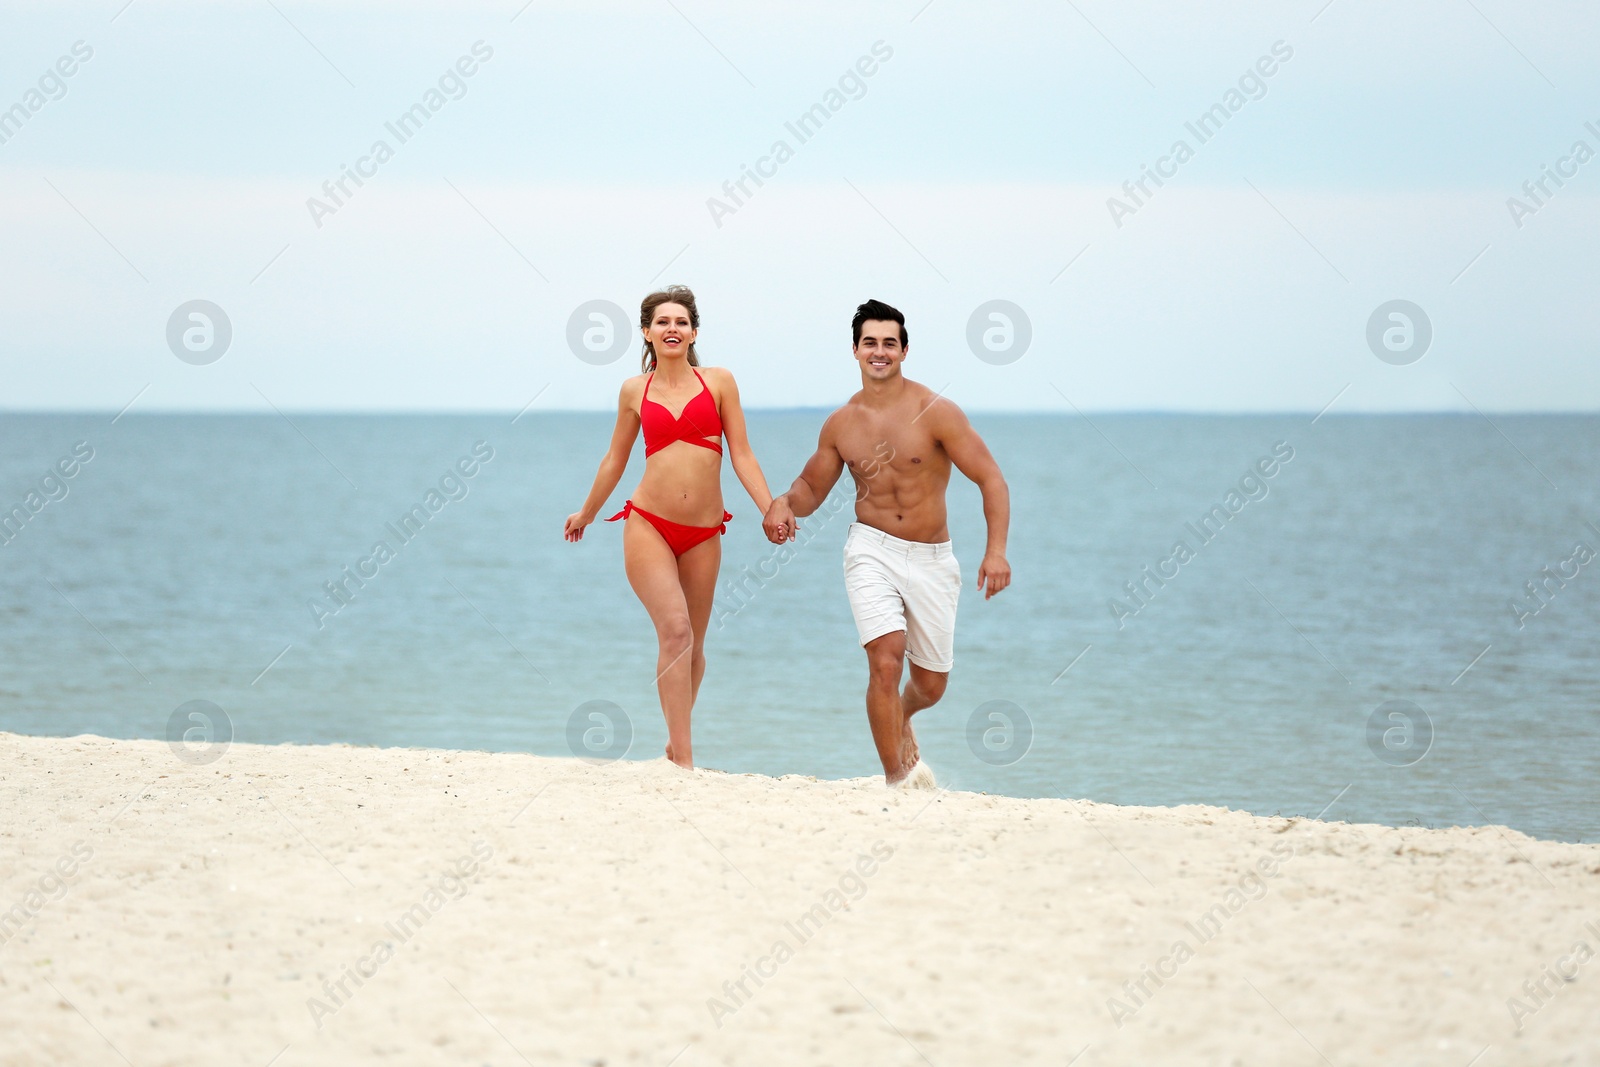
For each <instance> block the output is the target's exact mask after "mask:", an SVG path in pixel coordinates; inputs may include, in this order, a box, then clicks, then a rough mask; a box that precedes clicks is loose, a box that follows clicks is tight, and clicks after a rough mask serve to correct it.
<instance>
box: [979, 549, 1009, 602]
mask: <svg viewBox="0 0 1600 1067" xmlns="http://www.w3.org/2000/svg"><path fill="white" fill-rule="evenodd" d="M985 582H987V583H988V585H989V588H988V589H987V590H986V591H985V592H984V594H983V599H985V600H988V599H989V598H990V597H992V596H994V595H995V594H996V593H998V592H1000V590H1002V589H1004V588H1005V587H1006V586H1008V585H1010V584H1011V564H1009V563H1007V562H1006V558H1005V557H1004V556H1002V555H1001V554H1000V553H998V552H985V553H984V556H983V562H982V563H980V564H978V588H979V589H983V587H984V583H985Z"/></svg>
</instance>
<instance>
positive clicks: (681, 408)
mask: <svg viewBox="0 0 1600 1067" xmlns="http://www.w3.org/2000/svg"><path fill="white" fill-rule="evenodd" d="M699 327H700V312H699V311H698V310H697V309H696V308H695V303H694V294H693V293H692V292H690V291H689V289H688V287H687V286H682V285H672V286H668V287H667V288H666V289H663V290H660V291H658V292H654V293H651V294H650V295H649V296H647V297H645V298H644V303H643V305H642V306H641V307H640V308H639V330H640V332H641V333H642V334H643V335H644V358H643V360H642V361H641V362H642V364H643V368H644V371H645V373H643V374H640V375H638V376H637V377H634V378H629V379H628V380H627V381H626V382H624V383H623V384H622V395H621V397H620V398H619V399H618V402H617V425H616V429H614V430H613V431H612V433H611V447H610V449H609V450H608V451H607V452H606V456H605V458H604V459H602V460H601V461H600V471H599V473H598V474H596V475H595V479H594V488H592V489H590V490H589V498H588V499H587V500H585V501H584V502H583V509H582V510H581V511H579V512H577V513H576V514H573V515H568V516H567V523H566V529H565V530H564V532H563V536H565V538H566V539H567V540H568V541H579V540H582V539H583V531H584V528H585V527H586V526H588V525H589V524H590V523H591V522H593V521H594V520H595V516H597V515H598V514H599V513H600V508H601V507H602V506H603V505H604V504H605V502H606V498H608V497H609V496H610V495H611V492H612V490H614V489H615V488H616V487H617V482H619V481H621V480H622V474H623V471H624V470H625V469H626V467H627V466H628V455H629V453H630V452H632V451H633V441H634V438H635V437H637V436H638V435H639V431H640V430H641V429H642V430H643V431H644V454H645V465H644V477H643V478H642V479H641V480H640V482H639V487H638V488H637V489H635V490H634V491H633V498H632V499H631V500H629V501H628V502H627V504H625V505H624V506H623V508H622V510H621V511H619V512H618V513H617V514H615V515H613V516H612V517H611V518H610V519H608V520H606V521H608V522H615V521H617V520H618V519H623V520H625V521H624V523H623V527H622V553H623V558H624V559H625V561H626V564H627V571H628V584H630V585H632V586H633V591H634V592H635V593H636V594H638V597H639V600H640V602H642V603H643V604H644V609H645V611H647V612H649V613H650V621H651V622H652V623H654V624H655V628H656V639H657V641H659V643H660V646H661V648H660V653H659V655H658V656H657V658H656V687H657V690H658V692H659V693H660V696H661V712H662V714H663V715H665V716H666V720H667V758H668V759H670V760H671V761H672V762H673V763H676V764H677V765H678V766H680V767H688V768H692V767H693V766H694V748H693V746H692V744H691V743H690V740H689V715H690V712H691V710H692V709H693V708H694V700H695V696H696V695H697V694H698V693H699V691H700V679H701V677H702V676H704V674H705V670H706V657H705V640H706V626H707V624H708V623H709V622H710V621H711V600H712V596H713V593H714V592H715V589H716V584H717V571H718V569H719V568H720V567H721V566H722V543H721V540H720V539H719V538H718V536H717V535H718V534H721V533H725V532H726V530H727V527H726V526H725V525H724V524H725V523H726V522H727V521H728V520H729V519H731V518H733V516H732V515H729V514H728V513H727V512H726V511H724V510H722V441H721V438H722V437H724V436H726V437H727V439H728V458H729V460H730V461H731V462H732V463H733V472H734V473H735V474H736V475H738V476H739V481H740V483H741V484H742V485H743V486H744V488H745V491H746V492H747V493H749V494H750V499H751V500H752V501H754V502H755V505H756V511H757V513H758V514H765V513H766V510H767V508H768V507H770V506H771V504H772V493H771V492H769V491H768V489H767V479H766V477H765V476H764V475H763V474H762V473H761V465H760V464H759V463H757V462H756V457H755V453H754V452H752V451H751V450H750V440H749V438H748V437H747V436H746V434H745V424H744V410H743V409H742V408H741V407H740V406H739V388H738V386H737V385H735V384H734V381H733V375H732V374H731V373H729V372H728V371H726V370H723V369H722V368H720V367H706V368H704V371H703V373H702V371H701V370H700V369H698V368H699V367H700V361H699V360H698V359H697V358H696V357H695V351H694V339H695V333H696V332H697V331H698V330H699Z"/></svg>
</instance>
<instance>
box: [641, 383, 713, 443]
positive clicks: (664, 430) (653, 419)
mask: <svg viewBox="0 0 1600 1067" xmlns="http://www.w3.org/2000/svg"><path fill="white" fill-rule="evenodd" d="M691 369H692V368H691ZM694 376H695V377H696V378H700V372H699V371H695V372H694ZM655 378H656V376H655V373H654V372H653V371H652V372H651V374H650V377H649V379H648V380H647V381H646V382H645V383H644V398H643V399H642V400H640V401H639V427H640V429H642V430H644V454H645V455H646V456H647V457H648V456H652V455H654V454H655V453H657V452H659V451H661V450H662V449H663V448H666V447H667V446H668V445H670V444H673V443H675V442H677V441H687V442H689V443H690V444H691V445H699V446H700V447H701V448H709V449H711V450H712V451H713V452H715V453H716V454H717V455H719V456H720V455H722V416H721V415H720V414H718V413H717V402H716V400H714V399H713V398H712V396H711V389H710V387H709V386H707V385H706V380H705V379H704V378H700V391H699V392H698V393H696V394H695V396H694V399H693V400H691V401H689V403H687V404H686V405H684V408H683V412H682V413H681V414H679V415H678V417H677V418H673V416H672V412H670V411H668V410H667V406H666V405H665V404H660V403H657V402H656V401H654V400H651V399H650V382H653V381H655ZM708 437H712V438H716V440H711V441H708V440H706V438H708Z"/></svg>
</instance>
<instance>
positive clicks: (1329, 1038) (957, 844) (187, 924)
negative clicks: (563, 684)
mask: <svg viewBox="0 0 1600 1067" xmlns="http://www.w3.org/2000/svg"><path fill="white" fill-rule="evenodd" d="M1337 788H1338V787H1337V785H1335V786H1334V787H1333V788H1332V789H1330V790H1329V792H1330V796H1329V799H1330V800H1332V799H1333V796H1332V794H1333V793H1335V792H1336V791H1337ZM0 798H3V811H4V822H3V829H0V909H5V910H4V911H3V912H0V941H3V943H0V1064H6V1065H12V1064H16V1065H23V1064H26V1065H29V1067H33V1065H38V1064H90V1065H98V1064H106V1065H115V1064H123V1063H127V1064H132V1065H136V1067H160V1065H177V1064H196V1065H199V1064H204V1065H207V1067H217V1065H224V1064H239V1065H245V1067H266V1065H268V1064H273V1065H275V1067H299V1065H304V1064H340V1065H345V1064H352V1063H370V1062H390V1063H397V1064H401V1063H403V1064H412V1063H415V1064H471V1065H474V1067H481V1065H484V1064H494V1065H512V1064H523V1063H527V1064H538V1065H543V1064H573V1065H586V1064H587V1065H593V1064H607V1065H618V1064H648V1065H651V1067H669V1065H676V1067H696V1065H702V1064H738V1065H748V1064H764V1065H770V1064H791V1063H793V1064H863V1063H872V1064H875V1065H876V1064H890V1065H893V1064H906V1065H915V1064H932V1065H937V1067H947V1065H957V1064H1020V1063H1028V1064H1031V1063H1041V1064H1055V1065H1058V1067H1060V1065H1066V1064H1073V1063H1075V1064H1077V1065H1080V1067H1090V1065H1098V1064H1141V1065H1143V1064H1166V1063H1171V1064H1264V1065H1273V1067H1282V1065H1296V1064H1307V1065H1311V1064H1323V1063H1331V1064H1339V1065H1346V1064H1349V1065H1366V1064H1376V1063H1383V1064H1444V1065H1454V1067H1469V1064H1470V1065H1472V1067H1498V1065H1519V1067H1521V1065H1536V1064H1557V1063H1560V1064H1584V1063H1600V1022H1597V1019H1600V1017H1597V1013H1596V1009H1597V1008H1600V960H1591V959H1590V956H1591V955H1592V954H1593V951H1597V950H1600V846H1596V845H1574V844H1563V843H1555V842H1546V841H1537V840H1533V839H1530V838H1528V837H1525V836H1523V835H1522V834H1519V833H1517V832H1515V831H1512V830H1507V829H1505V828H1502V827H1476V828H1450V829H1425V828H1404V829H1394V828H1390V827H1383V826H1373V825H1349V824H1344V823H1340V822H1337V821H1313V820H1309V819H1288V818H1259V817H1256V816H1252V815H1248V814H1245V813H1242V812H1234V811H1228V810H1225V809H1220V808H1207V807H1180V808H1131V807H1116V806H1111V805H1104V804H1094V803H1088V802H1071V801H1058V800H1018V799H1011V798H1006V797H996V796H985V795H979V794H970V793H955V792H922V793H916V792H890V791H888V790H886V789H885V788H884V787H883V786H882V785H881V783H879V782H876V781H869V780H860V781H846V782H823V781H816V780H813V779H809V778H801V777H785V778H778V779H773V778H766V777H760V776H755V775H743V774H722V773H716V772H707V771H700V772H696V773H694V774H686V773H683V772H680V771H677V770H676V769H675V768H672V767H670V766H668V765H667V764H665V762H664V761H660V760H656V761H651V762H623V763H615V764H607V765H599V766H595V765H590V764H586V763H582V762H579V761H576V760H561V759H548V758H540V757H533V756H526V755H511V754H486V753H478V752H444V751H432V750H419V749H370V748H353V747H347V746H316V747H301V746H255V745H244V744H236V745H233V746H232V747H231V748H230V749H228V750H227V751H226V752H225V753H224V754H222V755H221V757H220V758H219V759H217V760H216V761H215V762H212V763H209V764H204V765H193V764H190V763H186V762H184V761H182V760H180V759H178V758H177V757H176V756H175V755H174V753H173V751H172V750H171V749H169V748H168V746H167V745H166V744H164V743H161V742H157V741H118V740H107V739H104V738H98V737H75V738H64V739H63V738H31V737H19V736H15V735H10V734H0ZM1337 814H1338V805H1337V803H1335V804H1334V805H1333V807H1332V808H1331V809H1330V810H1329V812H1328V814H1327V819H1329V820H1334V819H1336V818H1337ZM1578 946H1582V947H1581V948H1579V947H1578ZM1558 971H1559V972H1562V973H1563V974H1570V975H1571V976H1572V980H1565V979H1563V978H1562V977H1560V976H1558V975H1557V973H1556V972H1558ZM1524 983H1527V984H1526V985H1525V984H1524ZM1541 983H1542V987H1541Z"/></svg>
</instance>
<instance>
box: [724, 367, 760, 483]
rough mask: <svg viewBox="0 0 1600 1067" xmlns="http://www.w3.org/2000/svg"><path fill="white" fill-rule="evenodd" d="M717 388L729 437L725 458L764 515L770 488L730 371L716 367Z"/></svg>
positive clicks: (736, 384) (737, 387) (725, 432)
mask: <svg viewBox="0 0 1600 1067" xmlns="http://www.w3.org/2000/svg"><path fill="white" fill-rule="evenodd" d="M717 377H718V378H719V379H721V380H720V381H719V382H718V386H719V391H720V392H721V393H722V432H723V434H724V435H725V436H726V437H727V438H728V459H729V461H731V462H732V463H733V473H734V474H736V475H738V477H739V484H740V485H743V486H744V491H745V492H747V493H749V494H750V499H751V500H752V501H754V502H755V505H756V508H757V509H758V510H759V511H760V512H761V513H762V514H763V515H764V514H766V511H767V509H768V508H769V507H771V506H772V491H771V490H770V489H768V488H767V476H766V475H765V474H762V473H761V464H760V463H758V462H757V461H756V454H755V452H754V451H753V450H752V449H751V448H750V435H749V433H748V432H747V430H746V428H745V423H744V408H743V407H742V406H741V405H740V403H739V385H738V383H737V382H735V381H734V380H733V372H732V371H729V370H725V369H722V368H718V369H717Z"/></svg>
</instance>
